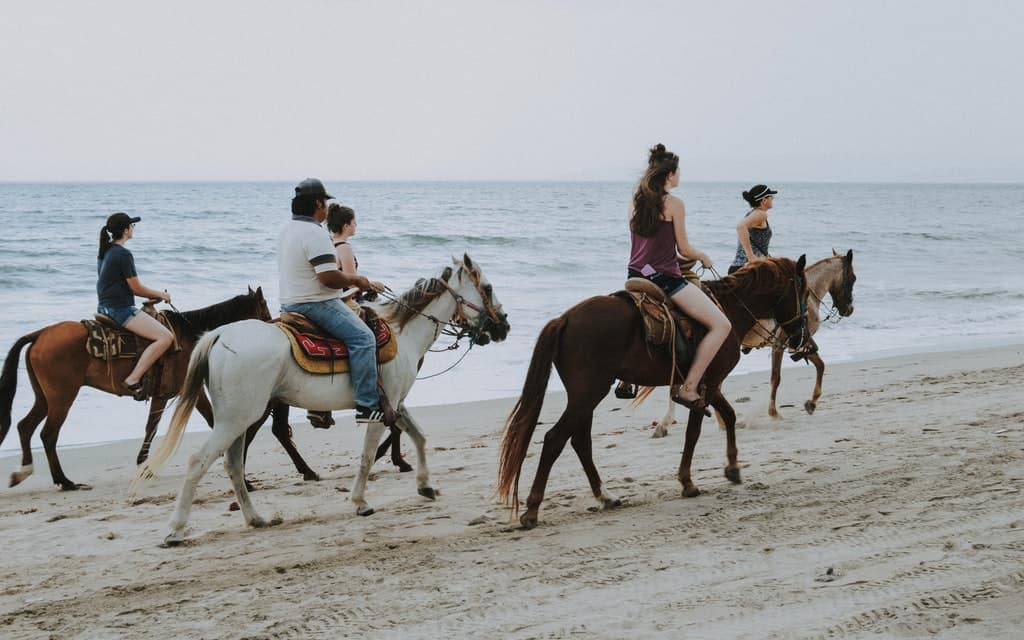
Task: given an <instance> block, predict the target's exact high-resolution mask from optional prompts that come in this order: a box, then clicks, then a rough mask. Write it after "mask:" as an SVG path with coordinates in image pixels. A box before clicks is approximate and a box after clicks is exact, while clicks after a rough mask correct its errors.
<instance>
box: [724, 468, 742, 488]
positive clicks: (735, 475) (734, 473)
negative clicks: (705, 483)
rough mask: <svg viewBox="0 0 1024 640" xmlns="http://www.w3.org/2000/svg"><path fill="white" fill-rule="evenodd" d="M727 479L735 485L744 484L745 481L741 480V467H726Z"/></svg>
mask: <svg viewBox="0 0 1024 640" xmlns="http://www.w3.org/2000/svg"><path fill="white" fill-rule="evenodd" d="M725 477H726V478H728V479H729V482H731V483H733V484H742V483H743V480H740V468H739V467H726V468H725Z"/></svg>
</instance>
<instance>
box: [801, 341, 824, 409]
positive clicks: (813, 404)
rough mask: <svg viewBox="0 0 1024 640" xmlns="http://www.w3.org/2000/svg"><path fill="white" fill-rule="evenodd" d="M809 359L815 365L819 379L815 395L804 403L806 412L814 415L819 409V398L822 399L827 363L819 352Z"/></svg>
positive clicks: (815, 383) (815, 387) (815, 385)
mask: <svg viewBox="0 0 1024 640" xmlns="http://www.w3.org/2000/svg"><path fill="white" fill-rule="evenodd" d="M807 359H808V360H810V361H811V363H812V364H814V368H815V370H816V371H817V378H815V380H814V393H813V394H811V399H810V400H808V401H807V402H805V403H804V410H805V411H807V413H809V414H813V413H814V410H815V409H817V408H818V398H820V397H821V379H822V378H824V377H825V361H824V360H822V359H821V356H820V355H818V353H817V352H815V353H812V354H810V355H808V356H807Z"/></svg>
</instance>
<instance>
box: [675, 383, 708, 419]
mask: <svg viewBox="0 0 1024 640" xmlns="http://www.w3.org/2000/svg"><path fill="white" fill-rule="evenodd" d="M681 390H682V386H679V387H676V388H675V389H673V390H672V402H675V403H677V404H681V405H683V406H684V407H686V408H687V409H690V410H691V411H694V410H696V411H701V412H703V413H704V417H705V418H710V417H711V412H710V411H708V405H707V404H706V403H705V402H704V400H703V399H702V398H701V397H698V398H697V399H696V400H687V399H686V398H683V397H682V396H680V395H677V394H678V393H679V391H681Z"/></svg>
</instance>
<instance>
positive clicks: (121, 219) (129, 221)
mask: <svg viewBox="0 0 1024 640" xmlns="http://www.w3.org/2000/svg"><path fill="white" fill-rule="evenodd" d="M140 220H142V218H140V217H138V216H134V217H133V216H130V215H128V214H127V213H121V212H120V211H119V212H117V213H115V214H113V215H111V216H110V217H109V218H107V231H109V232H110V233H117V232H118V231H123V230H125V229H127V228H128V227H129V226H130V225H133V224H135V223H136V222H138V221H140Z"/></svg>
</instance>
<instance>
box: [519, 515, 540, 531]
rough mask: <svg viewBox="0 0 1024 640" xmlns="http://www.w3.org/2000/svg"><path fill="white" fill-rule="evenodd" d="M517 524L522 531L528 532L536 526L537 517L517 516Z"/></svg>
mask: <svg viewBox="0 0 1024 640" xmlns="http://www.w3.org/2000/svg"><path fill="white" fill-rule="evenodd" d="M519 524H521V525H522V526H523V528H524V529H526V530H527V531H529V530H530V529H532V528H534V527H536V526H537V517H536V516H528V515H526V514H525V513H524V514H523V515H521V516H519Z"/></svg>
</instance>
